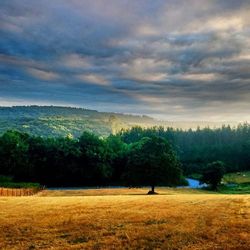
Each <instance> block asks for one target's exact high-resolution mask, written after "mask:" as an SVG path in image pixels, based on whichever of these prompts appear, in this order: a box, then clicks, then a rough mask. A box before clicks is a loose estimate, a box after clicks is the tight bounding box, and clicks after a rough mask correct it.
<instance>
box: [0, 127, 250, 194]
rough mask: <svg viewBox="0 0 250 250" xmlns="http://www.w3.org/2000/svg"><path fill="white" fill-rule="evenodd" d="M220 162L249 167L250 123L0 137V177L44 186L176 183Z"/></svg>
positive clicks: (228, 166)
mask: <svg viewBox="0 0 250 250" xmlns="http://www.w3.org/2000/svg"><path fill="white" fill-rule="evenodd" d="M214 161H222V162H224V167H225V170H226V172H230V171H239V170H250V126H249V125H248V124H243V125H240V126H238V127H237V128H230V127H229V126H227V127H226V126H224V127H222V128H220V129H214V130H212V129H209V128H206V129H199V128H198V129H197V130H195V131H192V130H189V131H183V130H174V129H171V128H168V129H166V130H165V129H164V128H162V127H154V128H150V129H143V128H141V127H134V128H132V129H131V130H126V131H121V132H119V133H118V134H116V135H110V136H108V137H106V138H100V137H98V136H96V135H94V134H91V133H88V132H83V134H82V135H81V136H80V137H79V138H71V137H57V138H52V137H51V138H47V137H39V136H31V135H29V134H27V133H21V132H17V131H7V132H5V133H4V134H3V135H2V136H1V137H0V175H5V176H12V177H13V178H14V180H16V181H28V182H38V183H41V184H43V185H48V186H104V185H131V186H133V185H149V186H151V187H152V191H154V190H153V188H154V186H155V185H178V184H180V183H181V181H182V178H181V176H182V175H183V174H184V175H189V174H193V173H202V171H203V170H204V169H205V166H207V164H209V163H211V162H214Z"/></svg>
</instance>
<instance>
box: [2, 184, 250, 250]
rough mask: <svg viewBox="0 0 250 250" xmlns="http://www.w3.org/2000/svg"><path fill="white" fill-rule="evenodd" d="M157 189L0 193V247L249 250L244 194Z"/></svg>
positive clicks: (248, 198)
mask: <svg viewBox="0 0 250 250" xmlns="http://www.w3.org/2000/svg"><path fill="white" fill-rule="evenodd" d="M156 191H158V192H159V193H160V194H159V195H151V196H150V195H144V194H145V193H146V192H147V190H146V189H115V190H108V189H101V190H84V191H79V190H74V191H46V190H45V191H42V192H40V193H39V194H36V195H34V196H30V197H0V249H11V250H14V249H18V250H19V249H58V250H59V249H235V250H236V249H237V250H244V249H250V214H249V212H250V195H222V194H214V193H202V191H199V190H197V191H195V190H189V189H166V188H158V189H157V190H156Z"/></svg>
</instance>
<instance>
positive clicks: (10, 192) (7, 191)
mask: <svg viewBox="0 0 250 250" xmlns="http://www.w3.org/2000/svg"><path fill="white" fill-rule="evenodd" d="M40 190H41V189H40V188H2V187H0V196H30V195H34V194H36V193H38V192H39V191H40Z"/></svg>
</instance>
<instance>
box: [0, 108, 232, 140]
mask: <svg viewBox="0 0 250 250" xmlns="http://www.w3.org/2000/svg"><path fill="white" fill-rule="evenodd" d="M230 124H231V125H235V124H234V123H232V122H231V123H230ZM198 125H199V126H200V127H201V128H204V127H206V126H210V127H211V128H214V127H220V126H221V125H222V123H215V122H187V121H182V122H181V121H179V122H177V121H176V122H170V121H158V120H155V119H153V118H151V117H149V116H145V115H142V116H139V115H129V114H119V113H108V112H98V111H96V110H88V109H83V108H72V107H56V106H16V107H0V134H3V133H4V132H5V131H6V130H9V129H12V130H16V131H20V132H24V133H28V134H30V135H34V136H44V137H65V136H71V137H74V138H78V137H80V136H81V134H82V132H83V131H88V132H90V133H94V134H96V135H98V136H104V137H105V136H109V135H110V133H113V134H114V133H117V132H119V131H120V130H121V129H131V128H132V127H134V126H140V127H144V128H150V127H152V126H163V127H165V128H167V127H173V128H181V129H186V130H187V129H189V128H192V129H195V128H196V127H197V126H198Z"/></svg>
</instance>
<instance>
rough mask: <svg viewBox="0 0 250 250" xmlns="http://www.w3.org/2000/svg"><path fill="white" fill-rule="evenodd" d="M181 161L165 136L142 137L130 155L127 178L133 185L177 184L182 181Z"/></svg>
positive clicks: (153, 186) (152, 187)
mask: <svg viewBox="0 0 250 250" xmlns="http://www.w3.org/2000/svg"><path fill="white" fill-rule="evenodd" d="M180 177H181V170H180V163H179V161H178V160H177V157H176V155H175V153H174V151H173V150H172V148H171V146H170V144H169V143H168V142H167V141H166V140H165V139H163V138H160V137H152V138H148V137H147V138H142V139H141V140H140V141H139V142H137V143H135V144H134V145H133V146H132V148H131V151H130V153H129V156H128V163H127V169H126V173H125V178H126V180H127V183H128V184H129V185H132V186H140V185H148V186H151V191H150V192H149V193H151V194H154V193H155V192H154V188H155V186H157V185H159V184H161V185H168V186H169V185H175V184H177V183H178V182H179V181H180Z"/></svg>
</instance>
